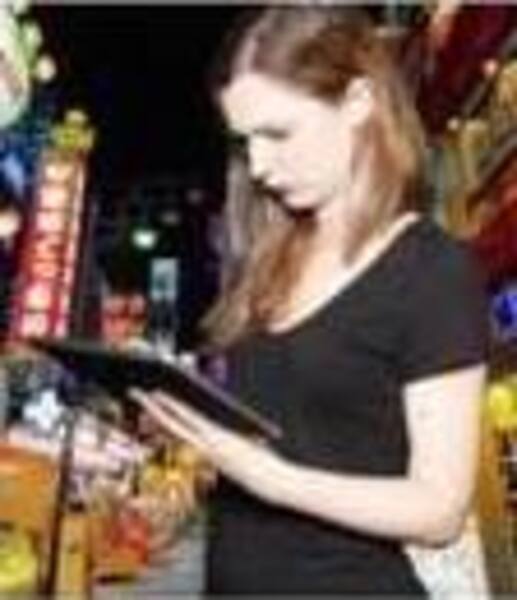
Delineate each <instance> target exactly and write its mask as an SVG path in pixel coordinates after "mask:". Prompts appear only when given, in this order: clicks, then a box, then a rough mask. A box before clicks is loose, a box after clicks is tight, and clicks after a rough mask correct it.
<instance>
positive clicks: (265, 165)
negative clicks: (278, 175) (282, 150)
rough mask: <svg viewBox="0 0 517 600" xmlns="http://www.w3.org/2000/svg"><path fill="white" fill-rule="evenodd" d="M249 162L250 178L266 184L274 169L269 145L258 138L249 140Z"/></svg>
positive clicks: (271, 149) (273, 158) (272, 153)
mask: <svg viewBox="0 0 517 600" xmlns="http://www.w3.org/2000/svg"><path fill="white" fill-rule="evenodd" d="M249 161H250V174H251V176H252V178H253V179H255V180H257V181H261V182H263V183H267V182H268V181H269V180H270V179H271V176H272V174H273V169H274V168H275V157H274V152H273V148H272V147H271V144H270V143H269V142H268V141H266V140H262V139H260V138H257V139H251V140H250V144H249Z"/></svg>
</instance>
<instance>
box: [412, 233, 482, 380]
mask: <svg viewBox="0 0 517 600" xmlns="http://www.w3.org/2000/svg"><path fill="white" fill-rule="evenodd" d="M441 242H442V243H441V244H440V247H439V248H437V249H436V251H433V253H432V256H427V257H426V259H425V260H422V261H421V264H420V265H419V266H418V268H417V269H416V270H417V272H416V273H413V276H412V277H411V280H412V284H411V285H410V286H409V287H410V288H411V289H410V290H407V291H408V293H407V296H406V301H407V304H406V307H405V308H406V311H405V323H404V325H405V326H404V335H403V349H402V374H403V375H402V376H403V380H404V381H405V382H408V381H412V380H416V379H421V378H424V377H427V376H431V375H435V374H439V373H440V372H445V371H449V370H452V369H455V368H461V367H466V366H469V365H474V364H477V363H482V362H485V361H486V360H487V355H488V337H489V312H488V298H487V293H486V291H485V287H484V285H483V275H482V269H481V266H480V264H479V263H478V261H477V259H476V257H475V256H474V254H473V253H472V251H471V250H470V249H469V248H468V247H467V245H466V244H463V243H462V242H459V241H456V240H443V239H442V240H441Z"/></svg>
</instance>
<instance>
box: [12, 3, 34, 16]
mask: <svg viewBox="0 0 517 600" xmlns="http://www.w3.org/2000/svg"><path fill="white" fill-rule="evenodd" d="M9 5H10V7H11V10H12V11H13V13H14V14H15V15H17V16H20V15H22V14H23V13H26V12H27V11H28V10H29V5H30V0H9Z"/></svg>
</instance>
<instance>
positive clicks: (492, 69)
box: [482, 58, 499, 79]
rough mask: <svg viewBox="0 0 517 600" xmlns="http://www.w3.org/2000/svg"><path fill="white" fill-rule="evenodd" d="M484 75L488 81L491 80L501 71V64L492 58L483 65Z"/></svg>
mask: <svg viewBox="0 0 517 600" xmlns="http://www.w3.org/2000/svg"><path fill="white" fill-rule="evenodd" d="M482 69H483V75H484V76H485V77H486V78H487V79H491V78H492V77H493V76H494V75H495V74H496V73H497V71H498V70H499V63H498V62H497V60H495V58H490V59H488V60H486V61H485V62H484V63H483V66H482Z"/></svg>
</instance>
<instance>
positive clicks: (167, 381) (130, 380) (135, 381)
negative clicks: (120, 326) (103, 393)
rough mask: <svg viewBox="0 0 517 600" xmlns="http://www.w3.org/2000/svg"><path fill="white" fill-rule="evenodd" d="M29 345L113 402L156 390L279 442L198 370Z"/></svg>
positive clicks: (134, 356)
mask: <svg viewBox="0 0 517 600" xmlns="http://www.w3.org/2000/svg"><path fill="white" fill-rule="evenodd" d="M31 344H32V345H33V347H35V348H37V349H39V350H41V351H43V352H45V353H46V354H48V355H49V356H51V357H52V358H54V359H56V360H58V361H59V362H60V363H61V364H62V366H63V367H65V368H66V369H68V370H70V371H71V372H72V373H73V374H74V376H75V377H77V379H78V380H80V381H94V382H95V383H97V384H98V385H99V386H101V387H102V388H104V389H106V390H107V391H108V392H109V393H110V394H112V395H113V396H114V397H115V398H120V399H121V400H124V399H126V400H128V391H129V390H130V389H131V388H140V389H143V390H148V391H151V390H157V389H160V390H163V391H164V392H166V393H169V394H171V395H173V396H175V397H176V398H178V400H181V401H183V402H185V403H186V404H188V405H190V406H192V408H194V409H196V410H197V411H199V412H200V413H201V414H203V415H205V416H206V417H207V418H209V419H211V420H213V421H215V422H216V423H218V424H220V425H222V426H224V427H228V428H230V429H233V430H236V431H238V432H240V433H250V434H257V435H260V436H262V437H266V438H268V439H271V440H274V439H279V438H280V437H281V430H280V428H279V427H278V425H276V424H275V423H274V422H272V421H271V420H269V419H268V418H266V417H264V416H263V415H261V414H259V413H258V412H257V411H256V410H254V409H252V408H251V407H249V406H248V405H246V404H244V403H243V402H242V401H240V400H239V399H237V398H235V397H234V396H232V395H231V394H230V393H228V392H227V391H226V390H224V389H222V388H221V387H219V386H217V385H215V384H214V383H213V382H212V381H211V380H210V379H209V378H208V377H206V376H205V375H203V374H202V373H200V372H199V371H197V370H195V369H193V368H190V367H185V366H182V365H180V364H178V363H177V362H173V361H169V360H164V359H161V358H159V357H157V356H155V355H153V354H152V353H149V351H141V350H120V349H115V348H112V347H110V346H107V345H105V344H103V343H101V342H95V341H90V340H82V339H67V340H62V339H54V338H38V339H33V340H31ZM128 401H131V400H128ZM131 402H132V401H131Z"/></svg>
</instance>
